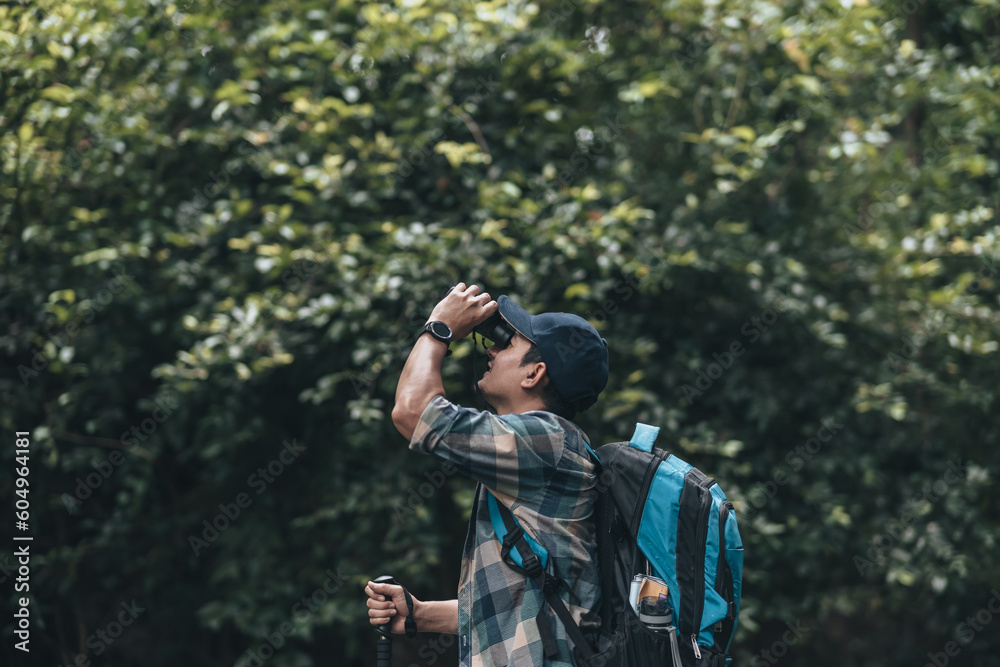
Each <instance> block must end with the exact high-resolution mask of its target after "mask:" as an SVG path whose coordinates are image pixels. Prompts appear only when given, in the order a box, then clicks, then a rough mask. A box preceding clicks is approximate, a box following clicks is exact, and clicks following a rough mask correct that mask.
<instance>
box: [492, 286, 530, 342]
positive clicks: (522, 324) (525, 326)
mask: <svg viewBox="0 0 1000 667" xmlns="http://www.w3.org/2000/svg"><path fill="white" fill-rule="evenodd" d="M497 304H499V306H500V317H502V318H504V319H505V320H506V321H507V324H509V325H510V326H512V327H514V330H515V331H517V333H519V334H521V335H522V336H524V337H525V338H527V339H528V340H530V341H531V342H532V343H534V342H535V334H534V332H533V331H532V329H531V314H530V313H528V311H526V310H525V309H524V308H521V306H519V305H517V304H516V303H514V302H513V301H512V300H511V298H510V297H509V296H507V295H506V294H501V295H500V298H499V299H497Z"/></svg>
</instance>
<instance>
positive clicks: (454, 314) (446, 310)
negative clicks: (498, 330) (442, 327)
mask: <svg viewBox="0 0 1000 667" xmlns="http://www.w3.org/2000/svg"><path fill="white" fill-rule="evenodd" d="M496 309H497V302H496V301H493V300H492V299H491V298H490V295H489V294H487V293H485V292H484V293H483V294H480V293H479V288H478V287H476V286H475V285H470V286H469V287H468V288H467V287H466V286H465V283H459V284H458V285H456V286H455V289H453V290H452V291H451V292H449V293H448V294H447V296H445V297H444V298H443V299H441V301H440V302H438V304H437V305H436V306H434V310H432V311H431V315H430V317H429V318H428V319H427V321H428V322H433V321H439V322H444V323H445V324H447V325H448V326H449V327H451V331H452V339H453V340H459V339H461V338H465V337H466V336H468V335H469V334H470V333H471V332H472V327H474V326H476V325H477V324H479V323H480V322H484V321H485V320H486V319H487V318H488V317H489V316H490V315H492V314H493V313H494V312H496ZM447 350H448V346H447V345H445V344H444V343H442V342H441V341H439V340H437V339H436V338H434V337H433V336H430V335H424V336H420V338H418V339H417V342H416V344H415V345H414V346H413V349H412V350H411V351H410V356H409V357H407V359H406V363H405V364H404V365H403V372H402V374H401V375H400V376H399V384H397V385H396V405H395V406H393V408H392V423H393V424H395V426H396V429H397V430H398V431H399V432H400V433H401V434H403V437H405V438H406V439H407V440H409V439H410V438H411V437H412V436H413V431H414V430H415V429H416V427H417V423H418V422H419V421H420V415H421V414H422V413H423V411H424V408H426V407H427V404H428V403H430V402H431V399H433V398H434V397H435V396H443V395H444V383H443V382H442V381H441V364H442V363H443V362H444V357H445V354H446V353H447Z"/></svg>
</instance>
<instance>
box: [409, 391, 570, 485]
mask: <svg viewBox="0 0 1000 667" xmlns="http://www.w3.org/2000/svg"><path fill="white" fill-rule="evenodd" d="M547 414H548V413H544V412H528V413H523V414H515V415H504V416H502V417H498V416H497V415H494V414H492V413H490V412H487V411H480V410H473V409H471V408H463V407H460V406H458V405H455V404H454V403H451V402H449V401H448V400H447V399H446V398H445V397H444V396H437V397H435V398H434V399H433V400H431V402H430V403H428V404H427V407H426V408H425V409H424V411H423V413H422V414H421V415H420V422H419V423H418V424H417V427H416V429H415V430H414V432H413V437H412V438H411V439H410V449H412V450H414V451H418V452H421V453H424V454H430V455H432V456H434V457H435V458H437V459H439V460H441V461H443V462H446V463H450V464H452V465H454V466H455V467H456V468H457V469H458V471H459V472H461V473H463V474H465V475H467V476H469V477H471V478H472V479H474V480H476V481H477V482H481V483H483V484H484V485H485V486H487V487H489V488H490V489H493V490H494V491H497V492H499V493H502V494H506V495H509V496H513V497H516V498H518V499H520V500H521V501H522V502H527V501H528V500H530V499H531V498H533V497H534V496H535V494H536V493H538V492H539V491H540V490H541V489H543V488H544V487H545V485H546V484H547V483H548V482H549V480H550V479H551V477H552V475H553V474H554V473H555V470H556V466H557V465H558V464H559V460H560V459H561V458H562V455H563V450H564V445H565V443H564V438H563V433H562V431H561V430H560V429H553V428H552V425H551V424H549V423H548V421H549V420H548V418H547V417H546V415H547Z"/></svg>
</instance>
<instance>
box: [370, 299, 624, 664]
mask: <svg viewBox="0 0 1000 667" xmlns="http://www.w3.org/2000/svg"><path fill="white" fill-rule="evenodd" d="M498 309H499V311H500V315H501V316H502V317H503V319H504V321H505V322H506V324H507V325H509V326H510V327H511V328H512V329H513V330H514V331H515V332H516V333H515V334H514V336H513V337H512V338H511V339H510V341H509V342H508V344H507V345H506V346H504V347H503V348H502V349H500V346H498V345H494V346H492V347H490V348H489V350H488V351H487V354H488V355H489V358H490V359H489V362H488V363H487V370H486V372H485V373H484V374H483V377H482V379H481V380H479V383H478V386H479V389H480V391H481V392H482V394H483V396H484V397H485V398H486V400H487V401H488V402H489V403H490V405H492V406H493V408H494V409H495V410H496V414H495V415H494V414H492V413H490V412H485V411H484V412H480V411H478V410H473V409H471V408H462V407H459V406H457V405H455V404H453V403H450V402H448V400H446V399H445V396H444V386H443V384H442V381H441V364H442V362H443V361H444V358H445V354H446V352H447V350H448V343H449V342H450V339H452V338H454V339H458V338H464V337H465V336H468V335H469V334H470V333H471V332H472V329H473V327H475V326H477V325H479V324H480V323H482V322H484V321H485V320H486V319H488V318H489V317H490V316H491V315H493V314H494V313H495V312H496V311H497V310H498ZM432 323H444V324H445V325H447V327H442V326H441V325H439V324H432ZM428 329H430V331H428ZM446 329H450V333H451V337H449V336H447V331H446ZM607 380H608V352H607V342H606V341H605V340H604V339H603V338H601V337H600V335H599V334H598V333H597V331H596V330H595V329H594V328H593V327H592V326H591V325H590V324H589V323H587V321H586V320H584V319H583V318H580V317H577V316H576V315H569V314H566V313H543V314H541V315H536V316H532V315H529V314H528V313H527V311H525V310H524V309H523V308H521V307H519V306H518V305H517V304H515V303H514V302H513V301H511V300H510V299H509V298H507V297H506V296H501V297H500V299H499V302H497V301H493V300H492V299H491V298H490V295H489V294H485V293H483V294H480V293H479V289H478V288H477V287H476V286H475V285H472V286H470V287H468V288H467V287H466V286H465V283H459V284H458V285H457V286H456V288H455V289H454V290H452V291H451V292H450V293H449V294H448V295H447V296H446V297H445V298H444V299H442V300H441V302H440V303H438V304H437V306H435V307H434V310H433V311H432V312H431V316H430V318H429V321H428V324H427V325H426V326H425V333H424V334H422V335H420V337H419V338H418V339H417V342H416V344H415V345H414V347H413V350H412V351H411V352H410V356H409V358H408V359H407V360H406V364H405V366H404V367H403V372H402V375H401V376H400V378H399V385H398V386H397V388H396V405H395V407H394V408H393V411H392V420H393V423H394V424H395V425H396V428H397V429H398V430H399V432H400V433H402V434H403V435H404V436H405V437H407V438H409V440H410V449H413V450H415V451H418V452H421V453H425V454H430V455H432V456H434V457H435V458H437V459H439V460H441V461H442V462H448V463H450V464H453V465H454V466H456V468H457V469H458V471H459V472H461V473H463V474H465V475H467V476H469V477H471V478H472V479H474V480H476V481H477V482H479V486H478V488H477V491H476V501H475V505H474V506H473V508H472V518H471V520H470V525H469V532H468V535H467V537H466V543H465V550H464V553H463V557H462V573H461V577H460V580H459V592H458V599H457V600H448V601H432V602H422V601H420V600H416V599H414V601H413V603H414V608H413V618H414V620H415V621H416V625H417V630H418V631H421V632H444V633H455V634H457V635H458V639H459V641H458V646H459V663H460V665H462V667H472V666H473V665H475V666H476V667H479V666H482V667H506V666H507V665H510V666H511V667H533V666H534V667H543V666H546V667H549V666H551V667H557V666H558V667H568V666H569V665H572V664H573V663H572V658H571V654H572V647H571V644H570V640H568V639H567V634H566V630H565V628H564V627H563V624H562V622H561V621H560V620H559V619H558V618H557V617H556V616H555V613H554V612H553V611H552V610H551V609H548V610H547V612H546V613H545V614H543V615H542V616H539V612H540V611H541V610H542V608H543V606H544V605H545V599H544V597H543V595H542V593H541V592H540V591H539V590H538V587H537V586H536V585H535V583H534V582H533V581H529V580H528V579H527V577H526V576H525V575H523V574H519V573H518V572H517V571H515V570H514V569H512V568H511V567H509V566H508V565H507V564H506V563H504V562H503V561H502V559H501V545H500V542H499V541H498V540H497V538H496V535H495V533H494V530H493V525H492V523H491V521H490V514H489V509H488V496H489V494H493V495H494V496H495V497H496V499H497V500H498V501H499V502H500V503H502V504H503V505H505V506H507V507H508V508H510V509H511V510H512V513H513V515H514V517H515V518H516V519H517V521H518V523H519V524H520V525H521V527H522V528H523V529H524V530H525V532H526V533H527V535H528V536H529V537H530V538H531V539H533V540H534V541H536V542H537V543H539V544H541V545H542V546H543V547H545V548H546V549H547V550H548V553H549V558H548V564H547V568H546V570H547V573H548V574H549V575H551V576H554V577H557V578H558V579H560V580H562V581H563V582H565V584H566V587H563V588H561V589H560V591H559V596H560V598H561V599H562V600H563V601H564V602H565V603H566V605H567V607H568V608H569V611H570V613H571V614H572V615H573V617H574V619H575V620H576V621H577V622H578V623H579V622H580V621H581V620H583V619H585V618H586V619H587V620H590V621H591V622H592V620H593V613H592V612H596V610H597V608H598V605H599V602H600V600H599V597H600V589H599V582H598V574H597V562H596V555H597V554H596V543H595V541H596V532H595V527H594V521H593V511H594V504H595V501H596V498H597V489H596V485H597V475H596V466H595V463H594V461H593V459H592V458H591V456H590V455H589V453H588V449H589V442H588V440H587V437H586V435H585V434H584V433H583V431H581V430H580V429H579V428H578V427H577V426H576V425H575V424H573V422H571V421H570V419H572V418H573V417H574V416H575V413H576V412H577V411H578V410H585V409H587V408H588V407H590V406H591V405H593V403H594V402H595V401H596V400H597V397H598V395H599V394H600V393H601V392H602V391H603V390H604V387H605V385H606V384H607ZM365 592H366V593H367V594H368V596H369V599H368V601H367V604H368V608H369V611H368V615H369V617H370V622H371V624H372V625H380V624H383V623H386V622H390V621H391V625H390V629H391V630H392V632H397V633H400V632H403V625H404V619H405V617H406V615H407V606H406V603H405V600H404V595H403V592H402V589H401V588H400V587H399V586H392V585H388V584H374V583H371V582H369V584H368V585H367V586H366V588H365ZM536 617H538V618H536ZM540 620H541V621H547V623H548V628H547V629H546V628H543V629H542V630H541V632H540V629H539V621H540ZM546 630H548V632H546ZM546 635H550V636H551V637H552V638H554V639H555V642H554V645H555V648H556V649H557V650H558V654H557V655H556V656H555V657H553V658H548V657H546V656H545V650H544V641H543V638H544V636H546Z"/></svg>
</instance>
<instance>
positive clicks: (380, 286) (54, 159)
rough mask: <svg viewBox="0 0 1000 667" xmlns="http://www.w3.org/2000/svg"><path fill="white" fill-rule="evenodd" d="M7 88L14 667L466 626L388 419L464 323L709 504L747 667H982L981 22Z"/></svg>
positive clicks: (254, 15) (430, 656)
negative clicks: (417, 371)
mask: <svg viewBox="0 0 1000 667" xmlns="http://www.w3.org/2000/svg"><path fill="white" fill-rule="evenodd" d="M0 64H2V67H0V70H2V79H0V100H2V115H0V147H2V162H0V169H2V173H0V227H2V230H3V236H2V239H0V250H2V252H0V262H2V265H3V271H2V274H0V303H2V309H0V318H2V320H3V331H2V333H0V350H2V358H3V373H2V378H0V394H2V407H0V424H2V427H3V432H4V434H5V435H4V436H3V437H4V439H5V440H4V442H5V444H4V446H3V448H2V457H0V458H2V461H3V464H2V469H0V470H2V471H0V497H2V498H3V499H4V503H5V506H6V505H7V503H8V500H9V501H10V505H11V506H12V505H13V500H14V499H15V496H14V487H13V479H14V475H13V469H14V467H15V462H14V452H13V450H14V446H13V439H14V431H18V430H28V431H30V432H31V438H32V445H31V452H32V454H31V463H30V465H31V476H30V480H31V495H30V500H31V503H32V504H31V512H32V513H31V533H32V534H33V535H34V542H33V543H32V553H33V555H34V559H33V561H32V566H33V569H32V576H31V591H30V594H31V605H30V609H31V613H32V616H31V618H32V630H33V632H32V635H31V655H30V661H29V662H28V663H27V664H33V665H35V664H37V665H43V664H44V665H70V664H74V665H84V664H93V665H144V666H151V667H156V666H159V665H177V664H186V665H191V666H192V667H194V666H196V665H235V666H238V667H245V666H247V665H259V664H266V665H269V666H274V667H291V666H293V665H294V666H300V665H301V666H307V665H317V666H320V665H352V666H353V665H371V664H374V656H373V653H374V644H375V635H374V633H373V632H372V631H371V629H370V628H369V626H368V625H367V619H366V610H365V608H364V606H363V594H362V588H363V586H364V583H365V582H366V581H367V580H368V579H369V578H372V577H375V576H377V575H379V574H384V573H392V574H394V575H395V576H396V577H397V578H399V579H400V580H402V581H404V582H405V583H406V584H408V586H409V587H410V588H411V590H413V592H414V593H415V594H416V595H417V596H418V597H422V598H425V599H443V598H450V597H454V595H455V591H456V583H457V578H458V566H459V556H460V553H459V552H460V548H461V544H462V540H463V537H464V534H465V527H466V520H467V516H468V513H469V511H470V506H471V500H472V491H473V485H472V483H470V482H469V481H468V480H465V479H461V478H458V477H454V476H450V475H448V474H447V471H443V470H442V469H441V467H440V466H438V465H436V464H435V462H434V461H433V460H432V459H430V458H424V457H421V456H419V455H417V454H413V453H410V452H408V451H407V449H406V443H405V441H404V440H403V438H402V437H401V436H399V434H398V433H397V432H396V431H395V429H394V428H393V427H392V424H391V422H390V420H389V419H388V414H389V411H390V410H391V407H392V397H393V392H394V389H395V384H396V379H397V377H398V373H399V371H400V369H401V367H402V363H403V361H404V359H405V355H406V353H407V351H408V349H409V345H410V344H411V343H412V340H413V336H414V335H415V333H416V332H417V330H418V326H419V325H420V324H422V322H423V321H424V318H425V317H426V315H427V314H428V313H429V312H430V309H431V307H432V306H433V305H434V303H435V301H436V299H437V298H438V296H439V295H440V294H441V290H442V288H445V287H447V286H448V285H451V284H454V283H455V282H457V281H459V280H466V281H470V282H475V283H477V284H479V285H483V286H485V287H487V288H488V289H489V290H490V291H491V293H492V294H494V295H498V294H501V293H506V294H510V295H512V296H513V297H515V298H516V299H517V300H519V302H520V303H522V305H524V306H525V307H527V308H529V309H530V310H534V311H536V312H537V311H541V310H561V311H569V312H575V313H579V314H582V315H584V316H586V317H588V318H590V319H591V321H592V322H593V323H594V324H595V325H596V326H598V327H599V329H600V330H601V332H602V334H603V335H604V336H605V337H606V338H607V339H608V341H609V342H610V348H611V365H612V375H611V379H610V382H609V385H608V388H607V390H606V392H605V394H604V395H603V397H602V399H601V400H600V401H599V402H598V404H597V405H596V406H595V407H594V408H592V409H591V410H590V411H589V412H587V413H585V414H583V415H582V416H581V417H580V419H579V423H580V425H581V426H582V427H583V428H584V430H585V431H586V432H587V433H588V434H589V436H590V438H591V440H592V441H593V442H594V443H595V444H600V443H604V442H610V441H615V440H622V439H627V438H628V437H629V435H630V434H631V432H632V426H633V424H634V422H635V421H637V420H638V421H645V422H649V423H654V424H659V425H661V426H662V427H663V431H662V433H661V436H660V442H659V444H660V446H663V447H666V448H668V449H671V450H672V451H675V452H677V453H678V455H680V456H681V457H683V458H685V459H687V460H688V461H690V462H692V463H693V464H695V465H697V466H698V467H700V468H701V469H702V470H704V471H706V472H707V473H709V474H711V475H713V476H715V477H716V478H717V479H718V480H719V481H720V483H721V484H722V486H723V488H724V489H726V491H727V492H728V494H729V496H730V497H731V498H732V499H733V500H734V501H735V503H736V507H737V509H738V512H739V516H740V522H741V523H740V525H741V530H742V533H743V538H744V542H745V546H746V554H747V560H746V574H745V581H744V589H743V590H744V597H743V614H742V618H741V621H740V629H739V633H738V635H737V639H736V642H735V645H734V654H735V656H736V664H739V665H754V666H755V665H763V664H777V663H779V662H780V663H782V664H787V665H810V666H812V667H825V666H834V665H837V666H842V665H873V666H875V665H877V666H885V665H889V666H895V665H920V664H925V663H928V662H933V661H937V664H938V665H939V666H940V665H943V664H945V663H947V662H948V661H951V662H952V663H954V664H965V665H1000V658H998V655H1000V631H998V628H1000V625H998V621H997V620H994V616H995V615H994V614H993V612H991V611H989V608H988V605H989V604H993V605H994V607H995V606H996V604H997V602H991V599H993V597H992V596H994V595H996V596H997V598H996V599H998V600H1000V593H996V592H995V591H996V590H997V589H998V588H1000V566H998V565H997V558H996V553H997V539H998V528H1000V519H998V517H1000V507H998V502H997V495H996V493H995V492H991V491H990V489H991V488H992V481H993V479H994V478H995V476H996V475H997V474H998V473H1000V463H998V457H997V454H996V451H995V447H996V445H997V443H998V442H1000V420H998V419H997V413H998V407H1000V406H998V402H997V394H998V388H1000V387H998V382H1000V361H998V354H997V350H998V340H1000V303H998V295H1000V227H998V219H1000V194H998V193H1000V188H998V159H1000V3H998V2H997V0H955V1H952V2H945V1H943V0H905V1H900V0H805V1H792V2H778V1H777V0H664V1H663V2H648V1H646V0H627V1H625V2H621V3H611V2H596V1H593V0H540V1H538V2H525V1H512V2H468V3H466V2H457V1H446V0H397V2H394V3H393V2H386V3H378V2H370V3H361V2H350V1H347V2H339V1H331V0H282V1H281V2H277V1H273V2H270V1H269V2H252V1H251V0H242V1H240V0H180V1H178V2H170V1H167V0H142V1H141V0H74V1H73V2H62V1H56V0H38V1H36V2H18V1H14V2H5V3H2V5H0ZM453 348H454V350H455V354H454V355H453V356H452V357H450V358H449V359H448V360H447V362H446V365H445V375H446V382H447V386H448V392H449V397H450V398H452V399H453V400H456V401H457V402H460V403H463V404H466V405H475V400H476V399H475V398H474V396H473V395H472V394H471V392H470V379H471V375H472V362H473V349H472V343H471V342H468V341H465V342H461V343H458V344H455V345H453ZM237 512H238V514H237ZM7 521H13V520H12V519H11V518H10V515H7V518H5V522H7ZM7 525H11V524H7V523H5V527H6V526H7ZM4 532H5V534H6V533H8V532H9V531H7V530H6V529H5V531H4ZM4 552H5V553H6V554H7V555H4V556H0V564H2V566H3V568H2V573H0V576H2V577H3V579H4V595H5V597H7V598H8V600H10V602H11V605H10V607H11V608H13V607H14V600H15V599H16V597H18V595H17V594H15V593H14V592H13V586H12V581H11V580H12V577H13V576H14V574H13V573H14V569H15V568H14V565H13V562H14V561H13V556H12V552H13V548H8V547H7V546H5V547H4ZM8 586H9V587H8ZM133 601H134V604H133ZM123 604H124V605H125V606H126V608H128V609H130V610H131V611H130V612H129V613H130V614H131V616H128V615H126V617H125V618H127V619H129V622H130V624H129V625H128V626H127V627H124V628H122V627H121V626H116V622H117V620H118V619H119V618H120V617H121V613H122V609H123V607H122V605H123ZM130 605H131V606H130ZM132 617H134V620H133V619H132ZM991 621H992V624H991ZM2 625H3V628H4V630H3V636H4V644H3V648H2V655H3V656H4V658H3V662H4V663H5V664H21V661H22V659H23V658H24V656H23V655H22V654H20V652H18V651H15V650H14V648H13V643H14V639H13V637H12V632H13V623H12V618H11V616H10V615H7V616H6V617H5V618H4V619H3V621H2ZM789 627H795V628H797V629H798V630H799V631H798V632H796V633H789V631H788V628H789ZM949 642H954V643H952V644H949ZM396 644H397V653H398V655H397V656H396V658H397V660H396V664H398V665H427V666H429V665H433V664H449V663H454V660H455V651H454V648H453V647H452V648H449V645H450V642H449V641H448V640H447V639H445V640H444V641H437V640H436V638H435V637H433V636H432V637H428V638H422V639H419V640H416V641H406V640H400V641H398V642H396ZM946 651H950V652H951V653H946ZM956 651H957V652H958V653H957V657H955V652H956ZM928 654H930V655H928ZM942 661H943V662H942Z"/></svg>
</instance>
